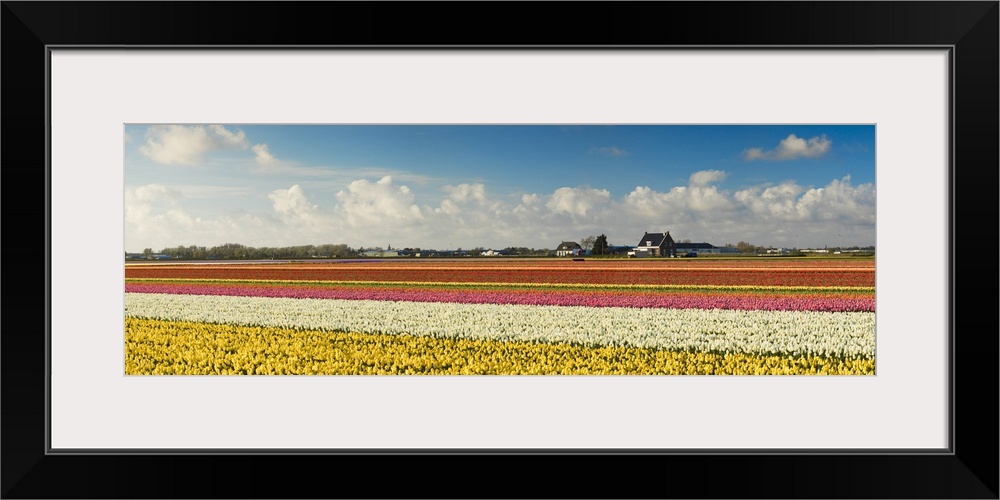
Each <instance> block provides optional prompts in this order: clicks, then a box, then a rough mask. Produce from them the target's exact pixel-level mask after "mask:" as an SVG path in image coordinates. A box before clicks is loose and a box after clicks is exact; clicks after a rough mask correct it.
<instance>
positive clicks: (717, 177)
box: [689, 170, 728, 186]
mask: <svg viewBox="0 0 1000 500" xmlns="http://www.w3.org/2000/svg"><path fill="white" fill-rule="evenodd" d="M727 175H728V174H727V173H726V172H723V171H721V170H702V171H700V172H695V173H693V174H691V179H690V181H689V183H690V184H691V185H692V186H706V185H708V184H711V183H713V182H719V181H721V180H724V179H725V178H726V176H727Z"/></svg>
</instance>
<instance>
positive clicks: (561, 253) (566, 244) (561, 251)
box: [556, 241, 583, 257]
mask: <svg viewBox="0 0 1000 500" xmlns="http://www.w3.org/2000/svg"><path fill="white" fill-rule="evenodd" d="M582 250H583V247H581V246H580V244H579V243H576V242H573V241H563V242H561V243H559V246H557V247H556V256H558V257H566V256H567V255H580V253H581V251H582Z"/></svg>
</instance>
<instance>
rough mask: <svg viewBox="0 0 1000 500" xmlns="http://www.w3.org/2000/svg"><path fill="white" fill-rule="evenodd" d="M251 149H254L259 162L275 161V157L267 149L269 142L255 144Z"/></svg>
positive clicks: (268, 162)
mask: <svg viewBox="0 0 1000 500" xmlns="http://www.w3.org/2000/svg"><path fill="white" fill-rule="evenodd" d="M250 150H251V151H253V154H254V157H255V159H256V160H257V163H260V164H261V165H270V164H271V163H274V160H275V157H274V155H272V154H271V152H270V151H268V150H267V144H255V145H254V146H253V147H252V148H250Z"/></svg>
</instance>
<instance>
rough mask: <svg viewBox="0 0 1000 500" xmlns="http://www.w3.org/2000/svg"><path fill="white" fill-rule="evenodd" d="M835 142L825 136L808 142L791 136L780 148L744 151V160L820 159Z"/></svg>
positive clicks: (783, 141)
mask: <svg viewBox="0 0 1000 500" xmlns="http://www.w3.org/2000/svg"><path fill="white" fill-rule="evenodd" d="M831 144H833V141H831V140H830V139H828V138H827V137H826V136H825V135H824V136H819V137H812V138H810V139H808V140H806V139H802V138H800V137H797V136H796V135H795V134H791V135H789V136H788V137H786V138H784V139H782V141H781V142H780V143H779V144H778V147H776V148H774V149H768V150H765V149H762V148H750V149H747V150H745V151H743V158H744V159H745V160H747V161H754V160H770V161H782V160H797V159H799V158H819V157H821V156H823V155H825V154H826V153H827V151H829V150H830V145H831Z"/></svg>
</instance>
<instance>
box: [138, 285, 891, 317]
mask: <svg viewBox="0 0 1000 500" xmlns="http://www.w3.org/2000/svg"><path fill="white" fill-rule="evenodd" d="M125 291H126V292H130V293H131V292H137V293H169V294H189V295H228V296H240V297H286V298H312V299H347V300H388V301H408V302H451V303H463V304H517V305H550V306H587V307H641V308H667V309H730V310H756V311H826V312H874V311H875V298H874V297H871V296H868V297H767V296H746V295H742V296H741V295H719V296H711V295H678V294H670V295H654V294H622V293H614V292H588V293H581V294H540V293H530V292H528V293H525V292H519V291H505V290H391V289H335V288H307V287H288V286H274V287H268V286H253V287H243V286H220V285H210V284H206V285H187V284H153V283H126V285H125Z"/></svg>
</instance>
